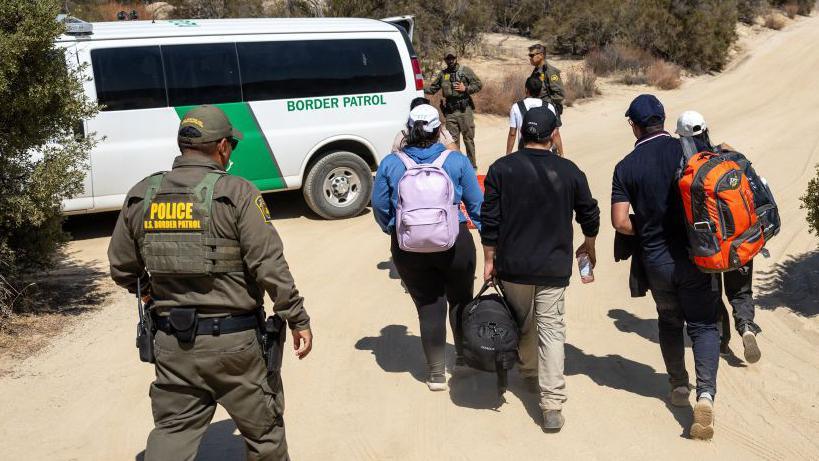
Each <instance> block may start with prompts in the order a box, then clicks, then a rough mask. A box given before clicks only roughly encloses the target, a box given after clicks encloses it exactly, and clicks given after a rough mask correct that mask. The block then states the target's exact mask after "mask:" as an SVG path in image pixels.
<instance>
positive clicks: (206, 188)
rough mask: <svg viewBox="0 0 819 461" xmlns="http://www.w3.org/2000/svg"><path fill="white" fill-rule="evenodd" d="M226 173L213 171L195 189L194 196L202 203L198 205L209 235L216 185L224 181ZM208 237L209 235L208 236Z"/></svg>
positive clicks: (204, 227)
mask: <svg viewBox="0 0 819 461" xmlns="http://www.w3.org/2000/svg"><path fill="white" fill-rule="evenodd" d="M225 174H226V173H225V172H223V171H211V172H209V173H207V174H206V175H205V177H204V178H202V180H201V181H199V184H197V185H195V186H194V187H193V194H194V195H195V196H196V197H197V198H199V199H200V200H201V201H200V202H199V204H198V205H197V208H198V209H199V212H200V213H202V217H203V218H204V219H203V220H204V221H205V222H204V223H203V226H202V228H203V229H204V230H205V232H206V233H207V232H208V231H209V229H210V220H211V211H212V207H213V190H214V188H215V187H216V183H217V182H218V181H219V180H220V179H222V176H224V175H225ZM206 235H207V234H206Z"/></svg>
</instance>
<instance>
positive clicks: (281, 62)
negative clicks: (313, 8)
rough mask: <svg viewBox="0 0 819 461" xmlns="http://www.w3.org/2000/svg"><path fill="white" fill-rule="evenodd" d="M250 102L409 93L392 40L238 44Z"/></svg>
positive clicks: (244, 90) (245, 96)
mask: <svg viewBox="0 0 819 461" xmlns="http://www.w3.org/2000/svg"><path fill="white" fill-rule="evenodd" d="M236 47H237V50H238V52H239V63H240V66H241V70H242V91H243V94H244V98H245V101H258V100H265V99H292V98H307V97H316V96H336V95H346V94H363V93H386V92H391V91H402V90H404V89H405V88H406V85H407V83H406V78H405V76H404V67H403V64H402V62H401V57H400V56H399V54H398V47H397V46H396V45H395V42H393V41H392V40H387V39H352V40H303V41H286V42H253V43H246V42H245V43H237V44H236Z"/></svg>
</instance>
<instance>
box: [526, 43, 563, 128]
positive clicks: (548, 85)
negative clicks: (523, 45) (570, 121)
mask: <svg viewBox="0 0 819 461" xmlns="http://www.w3.org/2000/svg"><path fill="white" fill-rule="evenodd" d="M529 62H530V63H531V64H532V65H533V66H535V68H534V70H532V75H531V77H537V78H539V79H540V81H541V82H543V89H542V90H541V91H540V99H542V100H543V105H547V103H552V105H554V106H555V108H556V109H557V115H562V114H563V99H564V98H565V96H566V92H565V91H564V90H563V81H562V80H561V79H560V70H559V69H558V68H557V67H555V66H553V65H551V64H549V63H548V62H546V48H545V47H544V46H543V45H541V44H539V43H538V44H536V45H532V46H530V47H529Z"/></svg>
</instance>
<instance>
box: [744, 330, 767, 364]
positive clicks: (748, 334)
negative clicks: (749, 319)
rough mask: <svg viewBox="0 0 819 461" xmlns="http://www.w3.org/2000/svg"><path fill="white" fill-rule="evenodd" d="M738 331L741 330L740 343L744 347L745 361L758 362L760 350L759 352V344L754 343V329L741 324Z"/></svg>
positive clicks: (760, 354)
mask: <svg viewBox="0 0 819 461" xmlns="http://www.w3.org/2000/svg"><path fill="white" fill-rule="evenodd" d="M740 331H741V332H742V345H743V346H744V347H745V361H746V362H748V363H756V362H759V359H760V358H761V357H762V352H760V350H759V345H758V344H757V343H756V331H754V328H753V327H751V325H743V326H742V327H741V328H740Z"/></svg>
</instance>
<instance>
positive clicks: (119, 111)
mask: <svg viewBox="0 0 819 461" xmlns="http://www.w3.org/2000/svg"><path fill="white" fill-rule="evenodd" d="M387 21H391V22H387ZM69 26H70V27H69V32H68V33H67V34H66V35H64V36H62V37H61V38H60V40H59V43H58V46H61V47H64V48H67V54H68V57H69V60H70V61H72V62H70V65H72V66H73V65H75V63H74V62H73V59H74V58H76V64H79V65H81V66H82V65H85V68H84V72H85V74H86V75H85V77H86V78H87V79H88V80H87V82H86V83H85V91H86V92H87V94H88V96H89V97H91V98H92V99H94V100H96V101H98V102H99V104H100V105H102V106H103V108H102V110H101V111H100V112H99V114H98V115H97V116H95V117H94V118H92V119H90V120H87V121H85V123H84V127H83V129H84V130H85V133H96V135H97V136H99V137H101V138H102V141H101V142H100V143H99V144H98V146H97V147H96V148H95V149H94V150H93V151H92V152H91V153H90V168H89V170H88V172H87V176H86V179H85V193H84V195H83V196H80V197H76V198H73V199H71V200H66V201H65V203H64V204H63V205H64V212H65V213H67V214H73V213H87V212H97V211H105V210H115V209H119V208H120V207H121V206H122V202H123V200H124V199H125V194H126V193H127V192H128V189H129V188H130V187H131V186H133V185H134V184H136V183H137V182H138V181H140V180H141V179H142V178H144V177H145V176H147V175H149V174H151V173H154V172H156V171H163V170H168V169H170V167H171V164H172V163H173V158H174V157H175V156H176V155H178V154H179V149H178V147H177V145H176V131H177V128H178V125H179V120H180V117H181V116H182V115H183V114H184V113H185V112H186V111H187V110H188V109H189V108H191V107H192V106H196V105H199V104H213V105H217V106H219V107H220V108H222V109H223V110H224V111H225V112H226V113H227V115H228V117H229V118H230V119H231V121H232V123H233V124H234V126H236V127H237V128H238V129H239V130H241V131H242V132H243V133H244V135H245V139H244V140H243V141H242V142H241V143H240V144H239V146H238V148H237V149H236V151H235V152H234V153H233V156H232V157H231V163H230V165H229V166H228V172H229V173H231V174H235V175H238V176H242V177H244V178H246V179H248V180H250V181H251V182H253V183H254V184H255V185H256V186H257V187H258V188H259V189H260V190H262V191H263V192H268V191H270V192H272V191H280V190H290V189H299V188H302V189H303V191H304V197H305V199H306V201H307V204H308V205H309V206H310V208H311V209H312V210H313V211H315V212H316V213H317V214H319V215H320V216H322V217H324V218H327V219H333V218H344V217H349V216H355V215H357V214H359V213H360V212H361V211H362V209H363V208H364V207H365V206H366V205H367V204H368V203H369V197H370V192H371V190H372V172H373V171H374V170H375V169H376V168H377V165H378V162H379V161H380V160H381V158H383V157H384V156H385V155H386V154H387V153H389V151H390V146H391V144H392V141H393V138H394V137H395V134H396V133H397V131H398V130H399V129H401V127H402V125H403V124H404V123H405V122H406V118H407V114H408V111H409V104H410V101H412V99H413V98H416V97H418V96H423V91H422V90H423V78H422V76H421V69H420V65H419V63H418V59H417V58H416V56H415V53H414V51H413V48H412V44H411V41H410V36H411V35H410V34H411V33H412V28H413V23H412V18H411V17H401V18H390V19H388V20H384V21H377V20H370V19H323V18H322V19H229V20H201V21H200V20H196V21H156V22H151V21H123V22H111V23H93V24H88V23H75V24H70V25H69ZM74 26H76V27H74Z"/></svg>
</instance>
